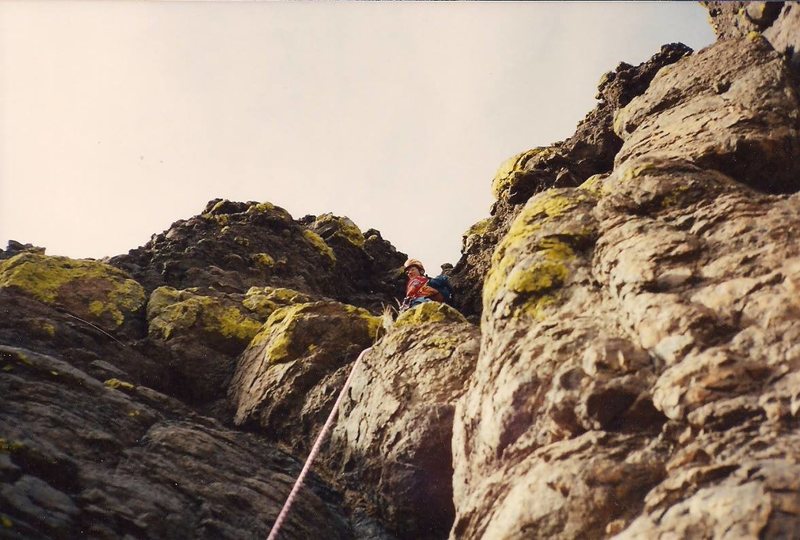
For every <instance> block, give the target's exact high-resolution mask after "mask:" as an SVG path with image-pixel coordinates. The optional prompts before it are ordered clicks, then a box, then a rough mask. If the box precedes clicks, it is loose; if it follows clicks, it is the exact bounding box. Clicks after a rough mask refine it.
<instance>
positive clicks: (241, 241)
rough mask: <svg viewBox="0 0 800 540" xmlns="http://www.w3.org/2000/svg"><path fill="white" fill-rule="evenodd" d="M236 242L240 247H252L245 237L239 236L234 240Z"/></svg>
mask: <svg viewBox="0 0 800 540" xmlns="http://www.w3.org/2000/svg"><path fill="white" fill-rule="evenodd" d="M233 241H234V242H236V243H237V244H239V245H240V246H244V247H248V246H249V245H250V240H249V239H247V238H245V237H244V236H237V237H236V238H234V239H233Z"/></svg>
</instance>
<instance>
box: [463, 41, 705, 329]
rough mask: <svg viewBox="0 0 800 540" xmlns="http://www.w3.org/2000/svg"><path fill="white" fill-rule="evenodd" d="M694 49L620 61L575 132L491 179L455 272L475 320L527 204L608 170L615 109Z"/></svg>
mask: <svg viewBox="0 0 800 540" xmlns="http://www.w3.org/2000/svg"><path fill="white" fill-rule="evenodd" d="M690 53H691V49H689V48H688V47H686V46H685V45H682V44H680V43H677V44H676V43H673V44H669V45H665V46H663V47H662V48H661V50H660V51H659V52H658V53H657V54H655V55H654V56H653V57H652V58H650V59H649V60H648V61H647V62H643V63H642V64H640V65H638V66H636V67H634V66H631V65H629V64H625V63H621V64H619V65H618V66H617V67H616V69H614V70H613V71H610V72H608V73H606V74H605V75H603V77H602V79H601V80H600V82H599V84H598V93H597V96H596V97H597V99H598V100H599V103H598V105H597V107H595V109H594V110H592V111H591V112H589V114H587V115H586V117H585V118H584V119H583V120H581V122H579V123H578V126H577V128H576V132H575V134H574V135H573V136H572V137H570V138H568V139H566V140H565V141H561V142H558V143H555V144H553V145H551V146H548V147H539V148H534V149H532V150H528V151H526V152H522V153H521V154H519V155H517V156H514V157H512V158H510V159H509V160H508V161H507V162H505V163H504V164H503V165H501V166H500V169H499V170H498V172H497V175H496V177H495V179H494V180H493V182H492V189H493V192H494V195H495V198H496V199H497V201H496V202H495V204H494V206H493V208H492V216H491V217H490V218H487V219H484V220H481V221H479V222H478V223H476V224H475V225H473V226H472V227H471V228H470V229H469V230H468V231H466V232H465V233H464V236H463V238H462V257H461V260H460V261H459V263H458V264H457V265H456V267H455V269H454V272H453V284H454V287H455V291H456V300H457V302H458V307H459V309H460V310H461V311H462V312H463V313H464V314H466V315H467V316H469V317H470V318H471V319H472V320H477V319H478V318H479V316H480V313H481V310H482V300H481V298H482V293H481V291H482V288H483V280H484V277H485V275H486V273H487V272H488V270H489V267H490V266H491V257H492V252H493V251H494V249H495V247H496V246H497V244H498V243H499V241H500V240H501V239H502V238H503V236H504V235H505V234H506V232H507V231H508V228H509V226H510V225H511V222H512V221H513V220H514V218H515V217H516V216H517V214H518V213H519V212H520V211H521V209H522V207H523V206H522V205H524V204H525V202H526V201H527V200H528V199H529V198H530V197H532V196H533V195H534V194H536V193H538V192H540V191H542V190H544V189H548V188H551V187H569V186H578V185H580V184H582V183H586V181H587V180H588V179H590V178H592V177H596V175H598V174H605V173H608V172H609V171H610V170H611V169H612V167H613V164H614V156H615V155H616V153H617V151H618V150H619V148H620V146H621V145H622V141H621V140H620V138H619V137H618V136H617V135H616V134H615V133H614V130H613V126H612V124H613V117H614V113H615V112H616V111H617V110H619V109H620V108H621V107H623V106H625V105H627V104H628V103H629V102H630V101H631V99H633V98H634V97H635V96H638V95H640V94H641V93H643V92H644V91H645V90H646V89H647V87H648V85H649V83H650V81H651V80H652V79H653V77H654V76H655V74H656V73H657V72H658V71H659V70H660V69H661V68H662V67H664V66H667V65H669V64H673V63H675V62H676V61H678V60H679V59H680V58H682V57H684V56H686V55H688V54H690ZM587 187H588V186H587Z"/></svg>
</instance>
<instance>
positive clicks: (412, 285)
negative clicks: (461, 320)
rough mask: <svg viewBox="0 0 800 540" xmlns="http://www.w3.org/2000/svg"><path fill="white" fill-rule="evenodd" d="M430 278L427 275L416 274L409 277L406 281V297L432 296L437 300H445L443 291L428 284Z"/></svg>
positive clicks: (432, 298)
mask: <svg viewBox="0 0 800 540" xmlns="http://www.w3.org/2000/svg"><path fill="white" fill-rule="evenodd" d="M428 280H429V278H428V277H426V276H415V277H413V278H409V280H408V283H406V298H412V299H414V298H430V299H431V300H435V301H436V302H443V301H444V297H443V296H442V293H440V292H439V291H437V290H436V289H434V288H433V287H431V286H429V285H428Z"/></svg>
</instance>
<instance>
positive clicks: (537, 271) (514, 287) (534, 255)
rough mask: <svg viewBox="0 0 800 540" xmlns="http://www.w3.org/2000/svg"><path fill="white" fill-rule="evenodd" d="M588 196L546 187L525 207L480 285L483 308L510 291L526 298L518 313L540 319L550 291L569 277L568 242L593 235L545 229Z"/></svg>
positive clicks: (570, 251) (586, 231) (550, 297)
mask: <svg viewBox="0 0 800 540" xmlns="http://www.w3.org/2000/svg"><path fill="white" fill-rule="evenodd" d="M592 199H593V197H592V196H591V195H590V194H589V193H585V192H582V190H570V191H565V190H549V191H546V192H543V193H541V194H539V195H537V196H536V197H534V198H533V199H531V200H530V201H529V202H528V204H526V205H525V207H524V208H523V210H522V212H521V213H520V214H519V215H518V216H517V218H516V219H515V220H514V222H513V223H512V225H511V227H510V228H509V231H508V233H507V234H506V236H505V237H503V239H502V241H501V242H500V244H499V245H498V246H497V249H496V250H495V252H494V254H493V256H492V266H491V268H490V270H489V273H488V275H487V276H486V281H485V283H484V288H483V302H484V309H485V310H487V311H488V310H489V308H490V305H491V303H492V302H494V301H495V299H496V298H497V297H498V296H499V295H500V294H501V293H502V291H504V290H508V291H511V292H513V293H515V294H516V295H519V296H520V297H523V298H525V301H524V302H522V304H521V310H522V311H524V312H525V313H527V314H528V315H530V316H532V317H534V318H541V316H542V309H543V308H545V307H547V306H549V305H552V304H553V303H554V302H555V296H554V291H555V290H556V289H558V288H560V287H561V286H562V285H563V284H564V283H565V282H566V280H567V278H568V276H569V265H568V263H569V261H571V260H572V259H574V258H575V251H574V249H573V247H572V246H571V245H570V244H571V243H574V244H580V243H581V242H583V241H585V239H586V238H587V237H589V236H591V235H592V234H594V231H593V230H590V229H588V228H580V229H577V230H564V229H563V228H559V230H558V231H557V234H555V232H556V230H555V229H554V230H553V233H551V234H546V233H545V232H544V230H543V228H544V227H545V226H547V225H548V224H550V223H551V222H552V221H553V220H556V219H559V218H563V217H564V216H566V215H567V214H568V213H569V212H570V211H572V210H574V209H575V208H577V207H578V205H580V204H581V203H584V202H586V201H589V200H592ZM570 239H571V240H572V241H571V242H569V240H570Z"/></svg>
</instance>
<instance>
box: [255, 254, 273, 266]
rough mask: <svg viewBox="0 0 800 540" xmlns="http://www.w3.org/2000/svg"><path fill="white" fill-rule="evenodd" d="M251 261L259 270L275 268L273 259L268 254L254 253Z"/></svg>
mask: <svg viewBox="0 0 800 540" xmlns="http://www.w3.org/2000/svg"><path fill="white" fill-rule="evenodd" d="M251 259H252V261H253V262H254V263H255V264H256V266H259V267H261V268H272V267H273V266H275V259H273V258H272V257H271V256H270V255H269V254H268V253H256V254H254V255H252V257H251Z"/></svg>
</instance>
